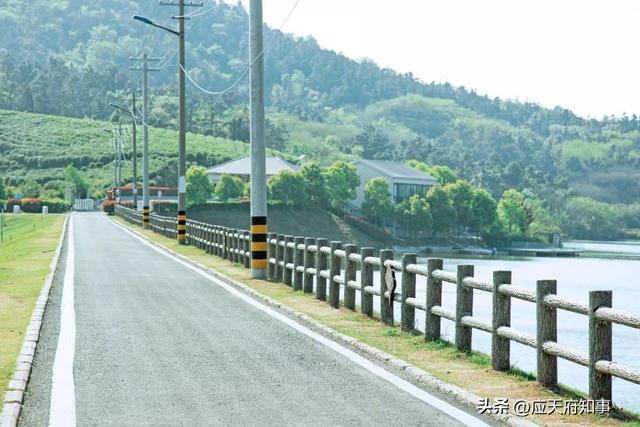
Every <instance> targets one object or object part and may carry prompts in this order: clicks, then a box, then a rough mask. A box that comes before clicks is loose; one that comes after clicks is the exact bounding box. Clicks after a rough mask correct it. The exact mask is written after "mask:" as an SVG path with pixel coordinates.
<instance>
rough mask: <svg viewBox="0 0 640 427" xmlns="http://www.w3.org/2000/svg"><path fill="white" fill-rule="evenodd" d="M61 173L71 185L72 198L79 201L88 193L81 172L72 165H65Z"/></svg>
mask: <svg viewBox="0 0 640 427" xmlns="http://www.w3.org/2000/svg"><path fill="white" fill-rule="evenodd" d="M63 173H64V178H65V179H66V181H67V182H68V183H69V184H71V191H73V194H74V196H75V197H78V198H81V199H83V198H85V197H86V196H87V192H88V191H89V184H88V183H87V180H86V178H85V177H84V175H83V174H82V172H80V171H79V170H78V169H77V168H76V167H75V166H73V165H67V166H66V167H65V168H64V172H63Z"/></svg>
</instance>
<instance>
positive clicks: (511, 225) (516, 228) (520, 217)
mask: <svg viewBox="0 0 640 427" xmlns="http://www.w3.org/2000/svg"><path fill="white" fill-rule="evenodd" d="M497 212H498V219H499V220H500V222H501V223H502V225H503V226H504V227H505V228H506V229H507V230H508V231H509V232H511V233H519V234H524V233H525V232H526V229H527V213H526V211H525V208H524V197H523V196H522V194H521V193H520V192H519V191H518V190H514V189H510V190H507V191H505V192H504V194H503V195H502V198H501V199H500V201H499V202H498V209H497Z"/></svg>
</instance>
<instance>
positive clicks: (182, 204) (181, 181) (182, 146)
mask: <svg viewBox="0 0 640 427" xmlns="http://www.w3.org/2000/svg"><path fill="white" fill-rule="evenodd" d="M203 4H204V3H193V2H192V1H190V2H188V3H185V1H184V0H178V2H177V3H176V2H174V1H170V2H162V1H161V2H160V5H162V6H178V16H174V17H173V18H174V19H177V20H178V23H179V26H178V34H177V35H178V39H179V40H180V43H179V50H178V86H179V92H180V93H179V99H180V112H179V114H178V118H179V124H178V243H180V244H181V245H185V244H186V243H187V178H186V169H187V162H186V125H187V123H186V102H185V75H184V71H183V70H185V51H184V49H185V46H184V36H185V34H184V21H185V19H188V17H187V16H185V14H184V10H185V6H196V7H202V5H203Z"/></svg>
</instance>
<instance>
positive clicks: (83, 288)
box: [20, 214, 461, 426]
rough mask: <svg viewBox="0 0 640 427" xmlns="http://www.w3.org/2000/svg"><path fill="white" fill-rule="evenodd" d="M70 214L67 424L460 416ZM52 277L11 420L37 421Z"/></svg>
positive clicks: (45, 394) (45, 390)
mask: <svg viewBox="0 0 640 427" xmlns="http://www.w3.org/2000/svg"><path fill="white" fill-rule="evenodd" d="M73 222H74V232H73V239H74V243H75V283H74V285H75V327H76V339H75V360H74V365H73V366H74V369H73V380H74V384H75V390H74V393H75V411H76V420H77V425H80V426H93V425H99V426H102V425H109V426H217V425H220V426H229V425H278V426H281V425H304V426H312V425H322V426H326V425H333V426H347V425H368V426H369V425H384V426H395V425H411V426H415V425H438V426H449V425H460V424H461V423H460V422H459V421H458V420H456V419H454V418H452V417H451V416H449V415H447V414H445V413H443V412H441V411H440V410H437V409H435V408H434V407H432V406H430V405H428V404H426V403H425V402H423V401H421V400H419V399H417V398H416V397H414V396H412V395H411V394H409V393H407V392H405V391H403V390H401V389H400V388H398V387H396V386H395V385H393V384H391V383H389V382H388V381H385V380H383V379H381V378H380V377H379V376H377V375H374V374H373V373H371V372H370V371H369V370H366V369H364V368H363V367H361V366H359V365H357V364H356V363H354V362H353V361H352V360H350V359H348V358H347V357H345V356H344V355H341V354H338V353H337V352H336V351H334V350H332V349H330V348H328V347H327V346H325V345H323V344H322V343H320V342H318V341H317V340H314V339H312V338H310V337H309V336H307V335H305V334H303V333H301V332H300V331H298V330H296V329H294V328H292V327H291V326H290V325H287V324H285V323H283V322H282V321H280V320H278V319H276V318H274V317H273V316H271V315H269V314H268V313H265V312H264V311H262V310H260V309H258V308H256V307H254V306H252V305H250V304H248V303H247V302H245V301H243V300H242V299H240V298H238V297H237V296H235V295H233V294H231V293H229V292H228V291H227V290H225V289H224V288H222V287H220V286H217V285H216V284H214V283H212V282H211V281H210V280H208V279H206V278H205V277H203V276H201V275H200V274H198V273H196V272H194V271H193V270H191V269H189V268H187V267H186V266H184V265H182V264H180V263H178V262H177V261H175V260H172V259H170V258H168V257H165V256H163V255H162V254H159V253H158V252H157V251H155V250H153V249H151V248H149V247H148V246H146V245H144V244H143V243H142V242H140V241H139V240H138V239H136V238H134V237H132V236H131V235H129V234H127V233H126V232H124V231H123V230H121V229H120V228H119V227H117V226H116V225H114V224H112V223H111V222H109V221H108V220H107V219H106V218H105V217H103V216H102V215H101V214H74V216H73ZM63 254H64V256H63V257H62V262H66V261H67V258H66V252H63ZM62 276H63V275H62V274H60V275H58V280H56V282H55V283H54V287H53V288H52V293H51V296H50V304H49V306H48V307H47V313H46V316H45V321H44V324H43V333H42V339H41V341H40V343H39V345H38V350H37V353H36V357H35V361H34V369H33V373H32V378H31V381H30V383H29V386H28V392H27V395H26V400H25V406H24V409H23V413H22V416H21V422H20V425H22V426H46V425H48V422H49V405H50V393H51V375H52V374H51V371H52V366H53V358H54V355H55V353H56V348H57V342H58V339H57V337H58V332H59V328H60V300H61V294H62V289H61V288H62V286H63V284H62V281H61V277H62Z"/></svg>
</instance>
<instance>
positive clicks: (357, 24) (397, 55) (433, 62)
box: [225, 0, 640, 117]
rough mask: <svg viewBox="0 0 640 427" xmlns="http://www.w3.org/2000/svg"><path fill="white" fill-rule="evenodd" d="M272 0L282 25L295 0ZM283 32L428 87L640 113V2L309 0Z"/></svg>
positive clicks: (267, 9)
mask: <svg viewBox="0 0 640 427" xmlns="http://www.w3.org/2000/svg"><path fill="white" fill-rule="evenodd" d="M225 1H227V0H225ZM228 1H229V2H232V3H235V0H228ZM263 1H264V5H263V8H264V19H265V22H267V23H268V24H269V25H270V26H272V27H276V28H277V27H279V26H280V24H281V23H282V21H283V19H284V17H285V16H286V15H287V13H288V12H289V10H290V9H291V7H292V5H293V4H294V3H295V0H263ZM242 3H243V4H245V6H246V7H248V3H249V1H248V0H242ZM283 31H285V32H289V33H293V34H295V35H297V36H306V35H312V36H313V37H315V38H316V39H317V40H318V42H319V43H320V45H321V46H322V47H325V48H328V49H332V50H335V51H337V52H341V53H343V54H345V55H346V56H348V57H351V58H355V59H357V58H363V57H366V58H369V59H372V60H374V61H375V62H376V63H378V64H380V65H382V66H385V67H390V68H392V69H395V70H397V71H400V72H407V71H411V72H412V73H413V74H414V75H415V76H416V77H418V78H420V79H422V80H424V81H426V82H431V81H436V82H450V83H452V84H453V85H456V86H465V87H467V88H473V89H475V90H476V91H477V92H479V93H481V94H487V95H489V96H500V97H503V98H510V99H515V98H517V99H519V100H530V101H534V102H537V103H539V104H541V105H543V106H547V107H553V106H556V105H561V106H563V107H567V108H569V109H571V110H573V111H574V112H576V113H577V114H579V115H582V116H594V117H600V116H603V115H605V114H607V115H613V114H616V115H621V114H622V113H624V112H626V113H627V114H629V115H631V114H633V113H636V114H639V115H640V82H639V81H638V78H639V76H640V51H639V49H638V47H639V45H638V43H639V42H640V0H609V1H606V0H600V1H594V0H301V1H300V3H299V5H298V8H297V9H296V10H295V12H294V13H293V15H292V16H291V18H290V19H289V21H288V22H287V24H286V26H285V27H284V28H283Z"/></svg>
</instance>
